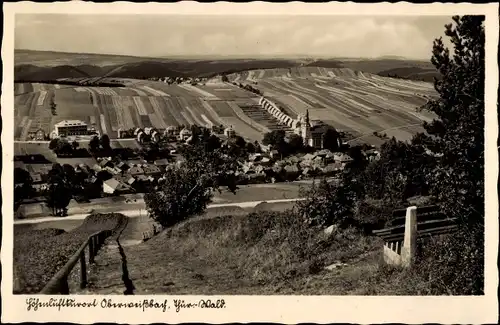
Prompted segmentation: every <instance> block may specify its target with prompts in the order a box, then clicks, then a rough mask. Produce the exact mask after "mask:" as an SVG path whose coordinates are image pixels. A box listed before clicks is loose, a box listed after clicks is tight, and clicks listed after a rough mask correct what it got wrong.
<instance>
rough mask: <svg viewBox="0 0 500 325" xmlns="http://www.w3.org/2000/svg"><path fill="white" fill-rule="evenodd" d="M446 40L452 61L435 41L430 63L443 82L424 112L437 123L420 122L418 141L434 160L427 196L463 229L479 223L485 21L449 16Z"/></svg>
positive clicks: (439, 41)
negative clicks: (458, 219) (458, 220)
mask: <svg viewBox="0 0 500 325" xmlns="http://www.w3.org/2000/svg"><path fill="white" fill-rule="evenodd" d="M453 21H454V23H455V27H453V25H452V24H448V25H446V26H445V29H446V30H445V35H446V36H448V37H450V40H451V43H452V44H453V45H454V53H453V56H450V51H449V49H447V48H445V46H444V43H443V41H442V38H439V39H437V40H435V41H434V47H433V57H432V59H431V62H432V63H433V64H434V66H435V67H436V68H437V69H438V70H439V72H440V73H441V75H442V78H441V79H439V80H435V81H434V88H435V89H436V91H437V92H438V93H439V98H438V99H436V100H430V101H429V102H428V104H427V105H426V107H425V109H427V110H429V111H431V112H433V113H435V114H436V115H437V116H438V119H436V120H434V121H433V122H431V123H425V124H424V127H425V130H426V131H427V133H428V134H429V136H427V137H422V138H421V139H420V142H421V143H422V142H425V144H426V145H427V146H428V149H429V150H431V151H432V152H433V154H434V155H439V156H441V158H440V159H439V166H438V167H437V169H436V170H435V172H436V173H435V177H434V180H433V184H434V186H433V188H432V192H433V194H435V195H436V196H437V197H438V199H439V201H441V202H443V203H444V204H443V208H444V209H445V210H446V211H447V212H448V213H450V214H453V215H456V216H459V217H461V218H462V219H463V221H464V223H467V224H479V225H481V226H482V225H483V222H484V75H485V72H484V71H485V63H484V41H485V37H484V26H483V21H484V16H464V17H461V18H460V17H458V16H455V17H453Z"/></svg>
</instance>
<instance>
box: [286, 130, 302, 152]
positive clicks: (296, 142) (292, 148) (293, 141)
mask: <svg viewBox="0 0 500 325" xmlns="http://www.w3.org/2000/svg"><path fill="white" fill-rule="evenodd" d="M288 147H289V152H290V153H297V152H301V151H302V150H303V149H304V140H303V139H302V137H301V136H300V135H298V134H292V135H290V138H289V139H288Z"/></svg>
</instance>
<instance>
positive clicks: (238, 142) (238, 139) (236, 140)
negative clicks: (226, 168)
mask: <svg viewBox="0 0 500 325" xmlns="http://www.w3.org/2000/svg"><path fill="white" fill-rule="evenodd" d="M234 144H236V145H237V146H238V147H239V148H242V149H243V148H245V146H246V141H245V139H243V138H242V137H240V136H239V135H237V136H236V137H234Z"/></svg>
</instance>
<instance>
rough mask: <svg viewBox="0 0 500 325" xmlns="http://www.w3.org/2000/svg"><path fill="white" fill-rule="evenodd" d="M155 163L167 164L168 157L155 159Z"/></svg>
mask: <svg viewBox="0 0 500 325" xmlns="http://www.w3.org/2000/svg"><path fill="white" fill-rule="evenodd" d="M155 165H160V166H162V165H168V159H158V160H155Z"/></svg>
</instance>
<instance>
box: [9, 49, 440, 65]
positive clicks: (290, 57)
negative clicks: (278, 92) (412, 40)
mask: <svg viewBox="0 0 500 325" xmlns="http://www.w3.org/2000/svg"><path fill="white" fill-rule="evenodd" d="M14 51H31V52H45V53H60V54H69V55H95V56H116V57H130V58H138V59H147V60H150V59H161V60H168V59H186V60H189V59H196V58H205V59H212V60H232V59H240V60H242V59H248V60H259V59H267V60H270V59H274V60H300V59H302V60H339V61H342V60H401V61H417V62H429V61H430V60H429V59H414V58H407V57H402V56H397V55H383V56H379V57H374V58H369V57H330V56H311V55H306V54H303V55H301V54H290V55H283V56H272V55H254V56H251V55H243V54H242V55H211V54H207V55H201V54H200V55H182V54H178V55H170V56H163V57H159V56H137V55H127V54H120V53H96V52H68V51H51V50H33V49H26V48H15V49H14Z"/></svg>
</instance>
